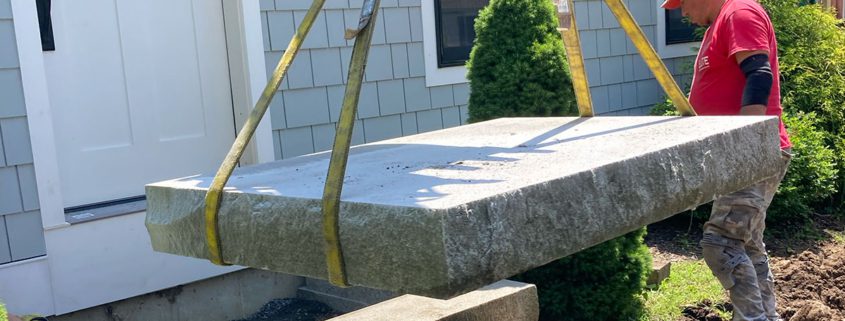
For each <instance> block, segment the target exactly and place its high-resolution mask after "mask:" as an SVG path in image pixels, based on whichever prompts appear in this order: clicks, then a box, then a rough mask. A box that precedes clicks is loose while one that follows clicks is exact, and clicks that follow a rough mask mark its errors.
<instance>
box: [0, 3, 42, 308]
mask: <svg viewBox="0 0 845 321" xmlns="http://www.w3.org/2000/svg"><path fill="white" fill-rule="evenodd" d="M33 3H34V2H33ZM51 283H52V277H51V276H50V268H49V261H48V260H47V258H46V257H40V258H36V259H31V260H26V261H21V262H15V263H10V264H5V265H0V299H2V300H3V302H4V303H5V304H6V308H7V309H8V310H9V312H10V313H14V314H18V315H22V314H31V313H37V314H41V315H53V314H54V313H55V304H54V300H53V287H52V284H51Z"/></svg>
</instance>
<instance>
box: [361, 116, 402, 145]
mask: <svg viewBox="0 0 845 321" xmlns="http://www.w3.org/2000/svg"><path fill="white" fill-rule="evenodd" d="M399 136H402V119H401V118H400V117H399V115H393V116H383V117H376V118H368V119H364V138H365V139H366V141H367V142H368V143H372V142H377V141H382V140H385V139H389V138H395V137H399Z"/></svg>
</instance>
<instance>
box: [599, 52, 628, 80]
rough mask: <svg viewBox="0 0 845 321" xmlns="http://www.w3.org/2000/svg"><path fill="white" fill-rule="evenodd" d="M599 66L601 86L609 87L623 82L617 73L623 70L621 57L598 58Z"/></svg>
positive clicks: (620, 74) (620, 75)
mask: <svg viewBox="0 0 845 321" xmlns="http://www.w3.org/2000/svg"><path fill="white" fill-rule="evenodd" d="M599 66H601V83H602V84H604V85H611V84H619V83H622V82H625V77H624V75H623V74H622V73H621V72H619V71H620V70H622V69H623V66H622V56H616V57H606V58H600V59H599Z"/></svg>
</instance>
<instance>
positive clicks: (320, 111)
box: [283, 87, 329, 128]
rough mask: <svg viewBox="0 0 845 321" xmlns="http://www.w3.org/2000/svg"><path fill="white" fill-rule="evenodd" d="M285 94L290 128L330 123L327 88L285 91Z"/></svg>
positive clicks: (286, 114) (286, 115) (286, 113)
mask: <svg viewBox="0 0 845 321" xmlns="http://www.w3.org/2000/svg"><path fill="white" fill-rule="evenodd" d="M283 94H284V99H285V118H287V127H288V128H295V127H301V126H309V125H316V124H325V123H328V122H329V101H328V97H327V96H326V88H324V87H317V88H308V89H291V90H286V91H284V92H283Z"/></svg>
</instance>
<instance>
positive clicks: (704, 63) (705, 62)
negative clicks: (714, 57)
mask: <svg viewBox="0 0 845 321" xmlns="http://www.w3.org/2000/svg"><path fill="white" fill-rule="evenodd" d="M709 67H710V57H709V56H703V57H701V58H699V59H698V71H703V70H704V69H707V68H709Z"/></svg>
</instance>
